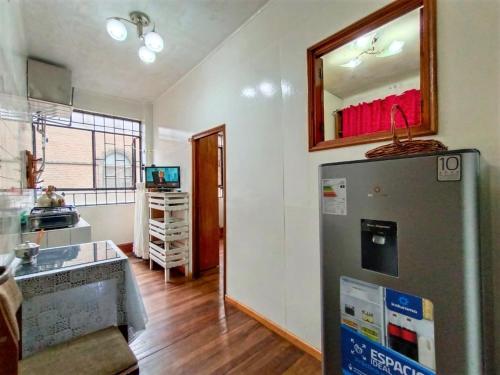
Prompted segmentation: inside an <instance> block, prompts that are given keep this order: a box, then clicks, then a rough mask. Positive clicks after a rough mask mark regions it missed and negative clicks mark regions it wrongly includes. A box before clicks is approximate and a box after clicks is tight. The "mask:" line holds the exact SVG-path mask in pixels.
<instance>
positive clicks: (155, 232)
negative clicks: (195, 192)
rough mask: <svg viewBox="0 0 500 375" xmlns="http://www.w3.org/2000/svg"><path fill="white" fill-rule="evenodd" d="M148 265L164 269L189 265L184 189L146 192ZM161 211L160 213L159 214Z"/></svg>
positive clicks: (167, 272)
mask: <svg viewBox="0 0 500 375" xmlns="http://www.w3.org/2000/svg"><path fill="white" fill-rule="evenodd" d="M147 195H148V202H149V268H150V269H152V268H153V262H154V263H156V264H159V265H160V266H162V267H163V268H164V269H165V282H167V281H168V280H169V279H170V269H171V268H173V267H178V266H184V267H185V272H186V276H187V274H188V268H189V217H188V215H189V196H188V194H187V193H162V192H149V193H147ZM161 213H163V214H161Z"/></svg>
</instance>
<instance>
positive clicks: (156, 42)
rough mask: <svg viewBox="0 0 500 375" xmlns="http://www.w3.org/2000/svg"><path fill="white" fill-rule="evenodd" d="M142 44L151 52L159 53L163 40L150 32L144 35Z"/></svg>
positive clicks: (155, 33) (158, 35)
mask: <svg viewBox="0 0 500 375" xmlns="http://www.w3.org/2000/svg"><path fill="white" fill-rule="evenodd" d="M144 44H145V45H146V47H148V48H149V49H150V50H151V51H153V52H161V51H162V50H163V38H162V37H161V35H160V34H158V33H157V32H154V31H150V32H149V33H147V34H146V35H144Z"/></svg>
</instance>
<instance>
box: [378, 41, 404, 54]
mask: <svg viewBox="0 0 500 375" xmlns="http://www.w3.org/2000/svg"><path fill="white" fill-rule="evenodd" d="M404 45H405V42H403V41H401V40H393V41H392V42H391V44H389V47H387V48H386V49H385V50H383V51H382V52H381V53H380V54H379V55H377V57H388V56H393V55H397V54H398V53H400V52H401V51H403V46H404Z"/></svg>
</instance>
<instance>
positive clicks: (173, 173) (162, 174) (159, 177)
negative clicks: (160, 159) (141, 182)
mask: <svg viewBox="0 0 500 375" xmlns="http://www.w3.org/2000/svg"><path fill="white" fill-rule="evenodd" d="M145 172H146V173H145V174H146V188H153V189H154V188H157V189H161V188H166V189H179V188H180V187H181V171H180V167H146V171H145Z"/></svg>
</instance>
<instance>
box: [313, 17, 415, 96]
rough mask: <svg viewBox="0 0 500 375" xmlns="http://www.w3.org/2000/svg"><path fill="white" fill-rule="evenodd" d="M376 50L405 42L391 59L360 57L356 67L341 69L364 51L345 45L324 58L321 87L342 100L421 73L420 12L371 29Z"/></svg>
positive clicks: (389, 57) (369, 56)
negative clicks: (374, 36)
mask: <svg viewBox="0 0 500 375" xmlns="http://www.w3.org/2000/svg"><path fill="white" fill-rule="evenodd" d="M373 34H375V35H376V36H377V38H378V41H377V43H376V46H377V49H384V48H386V47H387V46H389V44H390V43H391V42H392V41H394V40H399V41H403V42H405V44H404V47H403V50H402V52H401V53H398V54H396V55H393V56H388V57H378V56H374V55H363V56H361V57H360V59H361V60H362V61H363V62H362V63H361V64H360V65H358V66H357V67H355V68H346V67H343V66H341V65H342V64H345V63H347V62H348V61H350V60H351V59H353V58H355V57H357V56H358V55H359V54H360V53H361V52H362V51H363V49H359V48H357V47H356V45H355V43H348V44H346V45H344V46H342V47H340V48H338V49H336V50H334V51H332V52H330V53H328V54H327V55H325V56H323V57H322V59H323V70H324V87H325V89H326V90H328V91H329V92H330V93H332V94H334V95H336V96H338V97H339V98H345V97H348V96H351V95H355V94H359V93H361V92H363V91H365V90H370V89H373V88H376V87H379V86H381V85H387V84H389V83H394V82H396V81H397V80H399V79H402V78H408V77H410V76H415V75H418V74H419V72H420V10H419V9H417V10H414V11H412V12H410V13H408V14H405V15H404V16H401V17H400V18H398V19H396V20H394V21H392V22H390V23H388V24H386V25H384V26H382V27H380V28H378V29H376V30H374V31H373V32H371V33H370V35H373Z"/></svg>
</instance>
